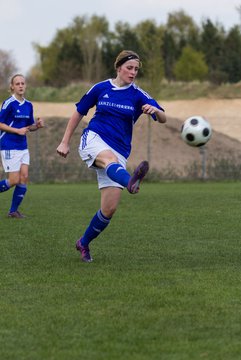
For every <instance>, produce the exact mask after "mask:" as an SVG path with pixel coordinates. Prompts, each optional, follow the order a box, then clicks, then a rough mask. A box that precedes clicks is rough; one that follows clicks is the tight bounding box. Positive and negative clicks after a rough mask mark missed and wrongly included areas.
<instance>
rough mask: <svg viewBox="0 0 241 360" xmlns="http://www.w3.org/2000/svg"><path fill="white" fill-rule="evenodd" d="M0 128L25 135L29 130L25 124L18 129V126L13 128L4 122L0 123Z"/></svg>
mask: <svg viewBox="0 0 241 360" xmlns="http://www.w3.org/2000/svg"><path fill="white" fill-rule="evenodd" d="M0 130H1V131H5V132H8V133H12V134H18V135H26V133H27V132H28V131H29V128H28V127H27V126H26V127H22V128H20V129H18V128H15V127H12V126H8V125H6V124H4V123H0Z"/></svg>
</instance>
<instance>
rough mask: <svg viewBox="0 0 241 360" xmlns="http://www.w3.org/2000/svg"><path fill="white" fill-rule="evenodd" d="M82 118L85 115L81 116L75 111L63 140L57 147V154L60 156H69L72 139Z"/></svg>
mask: <svg viewBox="0 0 241 360" xmlns="http://www.w3.org/2000/svg"><path fill="white" fill-rule="evenodd" d="M82 118H83V115H81V114H80V113H79V112H78V111H75V112H74V113H73V115H72V116H71V118H70V119H69V122H68V124H67V127H66V130H65V133H64V136H63V139H62V141H61V143H60V144H59V146H58V147H57V153H58V154H59V155H60V156H63V157H66V156H67V155H68V153H69V143H70V139H71V137H72V135H73V133H74V131H75V129H76V128H77V126H78V125H79V123H80V121H81V119H82Z"/></svg>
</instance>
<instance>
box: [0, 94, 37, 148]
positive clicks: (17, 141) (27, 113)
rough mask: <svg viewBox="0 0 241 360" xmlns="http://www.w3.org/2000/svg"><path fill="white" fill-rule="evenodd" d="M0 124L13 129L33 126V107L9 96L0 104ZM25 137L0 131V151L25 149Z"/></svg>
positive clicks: (26, 101) (24, 101) (25, 101)
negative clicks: (0, 105)
mask: <svg viewBox="0 0 241 360" xmlns="http://www.w3.org/2000/svg"><path fill="white" fill-rule="evenodd" d="M0 122H1V123H4V124H6V125H8V126H11V127H14V128H18V129H20V128H22V127H25V126H29V125H32V124H34V117H33V105H32V104H31V102H30V101H28V100H26V99H24V100H23V101H22V102H20V101H19V100H17V99H16V98H15V97H14V96H11V97H10V98H8V99H7V100H5V101H4V102H3V104H2V108H1V112H0ZM27 147H28V145H27V136H26V135H18V134H13V133H8V132H4V131H0V150H25V149H27Z"/></svg>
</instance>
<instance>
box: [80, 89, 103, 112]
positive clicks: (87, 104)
mask: <svg viewBox="0 0 241 360" xmlns="http://www.w3.org/2000/svg"><path fill="white" fill-rule="evenodd" d="M99 92H100V89H99V86H98V84H96V85H94V86H92V88H90V90H88V91H87V93H85V95H84V96H83V97H82V98H81V99H80V101H79V102H78V103H76V104H75V105H76V110H77V111H78V112H79V113H80V114H81V115H87V113H88V111H89V109H91V108H92V107H94V106H95V105H96V103H97V100H98V95H99Z"/></svg>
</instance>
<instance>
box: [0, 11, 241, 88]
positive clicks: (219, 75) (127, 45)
mask: <svg viewBox="0 0 241 360" xmlns="http://www.w3.org/2000/svg"><path fill="white" fill-rule="evenodd" d="M237 11H238V12H239V13H240V14H241V6H240V7H239V8H237ZM33 46H34V49H35V51H36V54H37V58H38V61H37V63H36V65H35V66H34V67H33V68H32V69H31V70H30V72H29V74H28V77H29V80H30V81H31V82H32V83H33V84H34V83H35V84H37V85H45V86H46V85H47V86H54V87H62V86H66V85H68V84H70V83H73V82H80V81H84V82H88V83H92V82H96V81H99V80H102V79H104V78H108V77H111V76H113V75H114V68H113V64H114V61H115V58H116V55H117V54H118V53H119V52H120V51H121V50H123V49H131V50H134V51H136V52H137V53H138V54H139V55H140V56H141V59H142V62H143V64H144V67H143V69H142V70H141V72H140V75H139V76H140V77H141V78H144V79H145V80H148V81H149V82H150V83H151V84H152V86H154V87H155V85H156V86H159V84H160V81H162V80H163V79H166V80H167V81H179V80H181V81H186V82H189V81H194V80H199V81H203V80H208V81H210V82H211V83H214V84H221V83H228V82H229V83H237V82H239V81H240V80H241V61H240V59H241V27H240V25H234V26H233V27H232V28H231V29H229V30H228V31H225V29H224V27H223V26H222V25H221V24H219V23H213V22H212V21H211V20H210V19H209V18H206V19H205V20H203V22H202V23H201V25H197V24H196V23H195V22H194V21H193V19H192V18H191V17H190V16H189V15H187V14H186V13H185V12H184V11H182V10H180V11H176V12H172V13H170V14H169V15H168V19H167V23H166V24H159V25H158V24H157V23H156V22H155V21H153V20H145V21H142V22H140V23H138V24H137V25H135V26H131V25H130V24H129V23H127V22H117V23H116V24H115V25H114V30H110V26H109V23H108V21H107V19H106V18H105V17H104V16H96V15H93V16H91V17H88V16H77V17H75V18H74V19H73V21H72V23H71V24H70V26H68V27H66V28H63V29H60V30H58V31H57V32H56V35H55V36H54V38H53V40H52V41H51V42H50V44H49V45H48V46H41V45H40V44H38V43H35V44H34V45H33ZM3 53H4V52H1V50H0V84H3V81H4V80H3V78H4V76H3V75H1V73H2V69H1V57H2V56H1V55H3ZM5 55H6V54H5ZM5 62H6V61H5ZM10 64H11V61H10ZM13 68H14V65H13V66H12V68H11V67H10V66H9V64H8V72H10V71H12V70H13ZM6 73H7V72H6V71H5V72H4V74H5V75H6Z"/></svg>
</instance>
